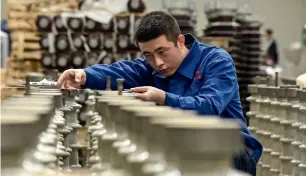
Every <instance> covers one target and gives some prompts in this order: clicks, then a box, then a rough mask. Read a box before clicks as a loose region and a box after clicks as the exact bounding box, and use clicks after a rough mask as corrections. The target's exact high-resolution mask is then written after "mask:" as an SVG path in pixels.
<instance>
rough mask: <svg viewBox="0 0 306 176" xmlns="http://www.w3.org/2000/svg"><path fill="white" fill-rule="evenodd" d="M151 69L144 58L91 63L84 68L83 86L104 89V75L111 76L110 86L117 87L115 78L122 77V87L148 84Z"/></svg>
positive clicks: (149, 82) (150, 77) (150, 78)
mask: <svg viewBox="0 0 306 176" xmlns="http://www.w3.org/2000/svg"><path fill="white" fill-rule="evenodd" d="M152 71H153V69H152V68H151V67H150V66H149V64H148V63H147V62H146V61H145V60H144V59H136V60H134V61H118V62H115V63H113V64H110V65H104V64H99V65H93V66H90V67H88V68H86V69H85V73H86V82H85V85H83V86H82V87H83V88H90V89H98V90H104V89H105V88H106V76H110V77H111V88H112V89H113V90H114V89H117V82H116V79H117V78H123V79H124V80H125V81H124V88H127V89H128V88H132V87H136V86H144V85H150V84H151V80H152Z"/></svg>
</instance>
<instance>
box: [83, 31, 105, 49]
mask: <svg viewBox="0 0 306 176" xmlns="http://www.w3.org/2000/svg"><path fill="white" fill-rule="evenodd" d="M105 42H107V41H105ZM87 44H88V46H89V48H90V49H92V50H99V49H101V36H100V34H99V33H93V34H90V35H89V36H88V37H87Z"/></svg>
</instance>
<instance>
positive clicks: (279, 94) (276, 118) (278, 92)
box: [247, 84, 306, 176]
mask: <svg viewBox="0 0 306 176" xmlns="http://www.w3.org/2000/svg"><path fill="white" fill-rule="evenodd" d="M248 89H249V92H250V93H251V96H250V97H248V98H247V100H248V101H249V102H250V111H249V112H248V113H247V115H248V117H249V121H250V125H249V129H250V131H251V132H252V134H253V135H254V136H255V137H256V138H257V139H258V140H259V141H260V142H261V143H262V144H263V147H264V149H263V154H262V157H261V159H260V161H259V163H258V166H257V174H258V175H259V176H270V175H272V176H274V175H294V176H303V175H306V167H305V166H306V165H305V164H306V150H305V149H306V147H305V145H306V126H305V125H306V124H305V122H306V121H305V119H306V118H305V117H306V90H305V89H304V90H303V89H299V88H297V86H281V87H272V86H265V85H257V84H253V85H249V86H248Z"/></svg>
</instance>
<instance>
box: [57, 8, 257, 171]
mask: <svg viewBox="0 0 306 176" xmlns="http://www.w3.org/2000/svg"><path fill="white" fill-rule="evenodd" d="M135 39H136V42H137V45H138V46H139V48H140V50H141V52H142V54H143V58H139V59H136V60H134V61H118V62H116V63H113V64H110V65H93V66H90V67H88V68H86V69H69V70H66V71H65V72H63V74H62V75H61V76H60V78H59V80H58V85H60V86H61V88H64V89H76V88H90V89H102V90H103V89H105V88H106V77H107V76H111V78H112V83H111V86H112V89H116V81H115V80H116V79H117V78H123V79H124V80H125V81H124V87H125V88H131V90H132V91H133V92H135V94H136V97H138V98H140V99H142V100H145V101H154V102H156V103H157V104H159V105H166V106H171V107H179V108H181V109H188V110H196V111H197V112H199V113H200V114H202V115H218V116H220V117H222V118H233V119H237V121H239V123H240V124H241V125H242V130H241V132H242V137H243V142H244V144H245V145H244V146H245V147H244V150H243V151H242V152H241V153H240V154H239V155H237V156H235V157H234V158H233V164H234V167H235V168H237V169H239V170H242V171H245V172H247V173H250V174H251V175H256V163H257V162H258V160H259V158H260V156H261V153H262V145H261V144H260V142H258V141H257V140H256V139H255V138H254V137H252V135H251V134H250V132H249V131H248V128H247V125H246V120H245V119H244V117H243V112H242V106H241V102H240V98H239V87H238V83H237V76H236V72H235V65H234V63H233V60H232V58H231V56H230V55H229V54H228V53H227V52H226V51H225V50H223V49H221V48H218V47H213V46H209V45H205V44H202V43H200V42H199V41H197V40H196V39H195V37H193V36H192V35H190V34H186V35H182V34H181V32H180V28H179V25H178V23H177V21H176V20H175V18H174V17H173V16H171V15H169V14H168V13H166V12H162V11H154V12H151V13H148V14H147V15H145V16H144V17H143V18H142V19H141V21H140V23H139V25H138V26H137V29H136V34H135ZM203 140H205V139H203ZM216 140H218V139H216Z"/></svg>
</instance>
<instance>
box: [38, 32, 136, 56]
mask: <svg viewBox="0 0 306 176" xmlns="http://www.w3.org/2000/svg"><path fill="white" fill-rule="evenodd" d="M40 46H41V48H42V49H44V50H49V51H50V47H53V48H54V50H55V51H53V52H67V51H69V50H83V51H85V50H86V51H88V50H90V51H100V50H105V51H110V52H112V51H113V50H114V48H116V49H117V50H120V51H122V50H129V49H130V50H135V49H137V47H136V45H135V43H133V42H131V40H130V36H129V35H117V36H115V37H114V36H113V35H105V34H104V35H103V34H102V33H91V34H89V35H83V34H78V33H73V34H71V40H70V38H69V36H68V35H67V34H58V35H56V36H55V37H53V36H50V35H42V36H41V39H40Z"/></svg>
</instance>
